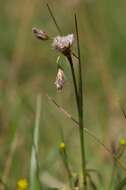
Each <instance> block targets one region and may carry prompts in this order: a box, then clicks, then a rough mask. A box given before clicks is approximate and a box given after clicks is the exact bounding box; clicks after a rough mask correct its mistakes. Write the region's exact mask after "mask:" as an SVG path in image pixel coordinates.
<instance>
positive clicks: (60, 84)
mask: <svg viewBox="0 0 126 190" xmlns="http://www.w3.org/2000/svg"><path fill="white" fill-rule="evenodd" d="M64 82H65V81H64V71H63V70H62V69H61V68H59V69H58V71H57V76H56V81H55V83H54V84H55V85H56V88H57V90H62V89H63V86H64Z"/></svg>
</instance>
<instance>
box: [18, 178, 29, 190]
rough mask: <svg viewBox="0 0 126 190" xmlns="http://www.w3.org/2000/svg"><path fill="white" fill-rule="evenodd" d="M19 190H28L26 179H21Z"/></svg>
mask: <svg viewBox="0 0 126 190" xmlns="http://www.w3.org/2000/svg"><path fill="white" fill-rule="evenodd" d="M17 186H18V190H27V188H28V182H27V180H26V179H20V180H19V181H18V183H17Z"/></svg>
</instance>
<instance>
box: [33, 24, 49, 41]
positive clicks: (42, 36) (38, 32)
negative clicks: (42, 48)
mask: <svg viewBox="0 0 126 190" xmlns="http://www.w3.org/2000/svg"><path fill="white" fill-rule="evenodd" d="M32 32H33V33H34V35H35V36H36V38H38V39H40V40H48V39H49V36H48V34H47V33H46V32H44V31H42V30H40V29H38V28H35V27H34V28H32Z"/></svg>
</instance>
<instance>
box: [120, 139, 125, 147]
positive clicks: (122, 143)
mask: <svg viewBox="0 0 126 190" xmlns="http://www.w3.org/2000/svg"><path fill="white" fill-rule="evenodd" d="M119 143H120V145H123V146H124V145H126V140H125V139H124V138H121V139H120V141H119Z"/></svg>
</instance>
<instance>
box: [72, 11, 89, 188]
mask: <svg viewBox="0 0 126 190" xmlns="http://www.w3.org/2000/svg"><path fill="white" fill-rule="evenodd" d="M75 29H76V35H77V50H78V63H79V65H78V67H79V68H78V72H79V92H78V96H79V97H78V99H79V108H80V113H79V124H80V141H81V152H82V166H83V182H84V189H87V180H86V159H85V157H86V156H85V135H84V126H83V80H82V66H81V65H82V64H81V54H80V41H79V32H78V24H77V17H76V14H75Z"/></svg>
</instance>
